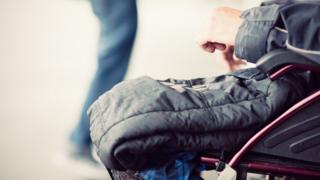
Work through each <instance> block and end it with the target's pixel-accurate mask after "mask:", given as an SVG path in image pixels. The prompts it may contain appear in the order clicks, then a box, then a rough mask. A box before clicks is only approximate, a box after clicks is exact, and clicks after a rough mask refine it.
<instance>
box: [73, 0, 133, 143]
mask: <svg viewBox="0 0 320 180" xmlns="http://www.w3.org/2000/svg"><path fill="white" fill-rule="evenodd" d="M91 5H92V9H93V12H94V14H95V15H96V16H97V17H98V19H99V22H100V39H99V46H98V47H99V50H98V67H97V71H96V74H95V77H94V79H93V81H92V83H91V87H90V90H89V93H88V95H87V99H86V101H85V103H84V106H83V109H82V113H81V117H80V120H79V122H78V124H77V126H76V127H75V129H74V130H73V132H72V134H71V142H72V144H74V145H77V146H82V147H89V146H90V144H91V139H90V131H89V120H88V117H87V110H88V108H89V107H90V105H91V104H92V103H93V102H94V101H95V100H96V99H97V98H98V97H99V96H100V95H101V94H103V93H104V92H105V91H107V90H109V89H111V88H112V87H113V86H114V85H115V84H117V83H119V82H120V81H122V80H123V78H124V76H125V73H126V71H127V67H128V62H129V58H130V54H131V50H132V46H133V43H134V39H135V35H136V29H137V8H136V1H135V0H91Z"/></svg>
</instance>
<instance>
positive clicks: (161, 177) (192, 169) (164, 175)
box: [139, 153, 206, 180]
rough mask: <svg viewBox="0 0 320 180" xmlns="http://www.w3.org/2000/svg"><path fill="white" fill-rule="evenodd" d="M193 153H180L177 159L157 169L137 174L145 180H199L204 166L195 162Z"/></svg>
mask: <svg viewBox="0 0 320 180" xmlns="http://www.w3.org/2000/svg"><path fill="white" fill-rule="evenodd" d="M196 157H197V156H196V155H195V154H194V153H182V154H180V155H179V157H178V158H177V159H176V160H175V161H172V162H170V163H168V164H166V165H165V166H163V167H161V168H158V169H149V170H145V171H141V172H139V176H140V177H142V178H143V179H145V180H166V179H168V180H201V179H202V178H201V177H200V172H201V171H203V170H205V168H206V167H205V165H203V164H199V163H198V162H197V158H196Z"/></svg>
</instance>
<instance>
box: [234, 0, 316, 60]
mask: <svg viewBox="0 0 320 180" xmlns="http://www.w3.org/2000/svg"><path fill="white" fill-rule="evenodd" d="M241 17H242V18H243V19H244V22H243V23H242V25H241V26H240V28H239V30H238V33H237V36H236V40H235V53H236V56H237V57H239V58H242V59H246V60H248V61H249V62H253V63H255V62H256V61H257V60H258V59H259V58H260V57H261V56H263V55H264V54H266V53H267V52H269V51H271V50H273V49H278V48H288V49H291V50H293V51H298V53H300V54H303V55H306V56H308V57H310V58H314V59H319V56H320V52H319V51H320V35H319V29H320V3H319V2H314V3H291V4H272V5H267V6H261V7H256V8H252V9H249V10H247V11H244V12H243V13H242V15H241ZM315 56H317V57H315Z"/></svg>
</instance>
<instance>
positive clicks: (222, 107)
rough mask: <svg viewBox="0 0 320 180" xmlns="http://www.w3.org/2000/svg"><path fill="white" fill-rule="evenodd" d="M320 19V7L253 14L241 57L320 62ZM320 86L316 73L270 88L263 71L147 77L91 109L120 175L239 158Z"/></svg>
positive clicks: (103, 149) (107, 158) (102, 148)
mask: <svg viewBox="0 0 320 180" xmlns="http://www.w3.org/2000/svg"><path fill="white" fill-rule="evenodd" d="M299 12H302V13H300V14H297V13H299ZM304 12H310V13H304ZM319 14H320V4H319V3H318V1H317V2H316V1H315V3H314V4H310V3H306V4H304V3H298V4H294V3H293V4H289V5H284V4H281V3H280V4H270V5H265V6H262V7H259V8H253V9H250V10H247V11H245V12H244V13H243V15H242V17H243V18H244V19H245V21H244V23H243V25H242V26H241V27H240V29H239V31H238V35H237V39H236V46H235V51H236V54H237V56H238V57H242V58H245V59H247V60H249V61H251V62H256V60H257V59H259V58H260V57H261V56H262V55H264V54H266V53H267V52H269V51H271V50H272V49H277V48H286V47H287V48H288V49H291V50H293V51H296V52H298V53H300V54H303V55H305V56H308V57H309V58H310V59H313V60H319V56H320V55H319V54H320V53H319V52H320V43H319V42H320V40H319V36H318V34H317V31H313V29H314V28H316V29H319V27H320V18H319ZM309 21H310V22H311V21H312V23H308V22H309ZM296 29H300V30H301V32H306V33H300V34H299V32H300V31H295V30H296ZM306 35H307V37H306ZM302 36H303V37H302ZM279 60H281V59H279ZM316 78H318V79H316ZM319 85H320V81H319V76H315V75H312V74H310V73H309V72H295V73H289V74H286V75H285V76H283V77H281V78H279V79H278V80H276V81H270V80H269V79H268V78H267V77H266V76H265V75H264V74H261V73H260V72H259V71H258V70H257V69H246V70H242V71H237V72H235V73H233V74H228V75H222V76H218V77H212V78H198V79H192V80H175V79H168V80H165V81H158V80H154V79H152V78H150V77H141V78H139V79H135V80H130V81H125V82H122V83H120V84H118V85H116V86H115V87H114V88H113V89H112V90H110V91H108V92H106V93H105V94H104V95H102V96H101V97H100V98H99V99H98V100H97V101H96V102H95V103H94V104H93V105H92V106H91V108H90V110H89V111H88V112H89V113H88V114H89V117H90V131H91V138H92V140H93V144H94V145H95V146H96V149H97V150H98V155H99V157H100V159H101V160H102V162H103V163H104V165H105V166H106V167H107V168H110V169H117V170H125V169H130V170H143V169H149V168H152V167H159V166H161V165H163V164H165V163H166V162H168V161H170V160H172V159H175V158H176V156H177V154H179V153H181V152H185V151H192V152H203V151H216V150H221V149H224V150H228V151H231V150H236V149H237V148H239V147H240V145H242V144H243V143H245V141H246V140H247V139H248V138H249V137H250V136H252V134H253V133H255V132H256V131H257V130H258V129H260V128H261V127H262V126H264V125H265V124H266V123H267V122H268V121H270V120H272V119H273V118H274V117H276V116H278V115H279V114H280V113H281V112H283V111H284V110H286V109H287V108H288V107H289V106H291V105H293V104H294V103H295V102H297V101H298V100H300V99H301V98H303V97H305V96H306V95H307V94H309V93H310V92H312V91H313V90H314V89H315V86H319Z"/></svg>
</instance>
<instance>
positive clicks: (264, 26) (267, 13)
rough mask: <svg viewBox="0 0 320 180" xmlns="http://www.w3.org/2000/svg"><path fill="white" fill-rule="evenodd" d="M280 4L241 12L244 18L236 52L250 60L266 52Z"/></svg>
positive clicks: (253, 60)
mask: <svg viewBox="0 0 320 180" xmlns="http://www.w3.org/2000/svg"><path fill="white" fill-rule="evenodd" d="M279 7H280V6H279V5H270V6H261V7H255V8H252V9H248V10H246V11H244V12H243V13H242V14H241V18H243V19H244V21H243V23H242V25H241V26H240V28H239V30H238V32H237V35H236V39H235V54H236V56H237V57H238V58H241V59H245V60H247V61H249V62H252V63H256V61H257V60H258V59H259V58H260V57H262V56H263V55H264V54H265V53H266V49H267V39H268V36H269V33H270V31H271V29H272V27H273V26H274V23H275V21H276V19H277V17H278V15H279Z"/></svg>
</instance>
